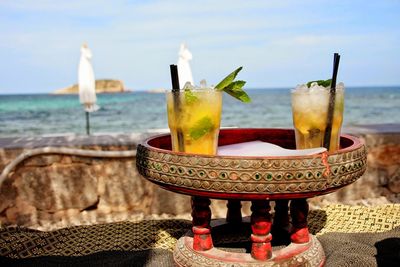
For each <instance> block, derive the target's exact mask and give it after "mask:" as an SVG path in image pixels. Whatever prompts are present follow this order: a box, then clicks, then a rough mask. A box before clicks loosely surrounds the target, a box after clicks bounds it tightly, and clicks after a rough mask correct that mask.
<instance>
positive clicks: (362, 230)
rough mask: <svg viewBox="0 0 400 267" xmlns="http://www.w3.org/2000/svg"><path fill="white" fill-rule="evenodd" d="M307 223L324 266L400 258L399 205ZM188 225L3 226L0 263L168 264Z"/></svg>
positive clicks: (345, 209) (334, 212)
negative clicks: (52, 228)
mask: <svg viewBox="0 0 400 267" xmlns="http://www.w3.org/2000/svg"><path fill="white" fill-rule="evenodd" d="M308 222H309V223H308V224H309V229H310V232H311V233H313V234H316V235H317V237H318V239H319V240H320V242H321V244H322V245H323V247H324V250H325V254H326V257H327V266H377V262H379V259H380V260H381V263H384V264H385V265H382V266H391V265H390V264H391V263H395V262H400V253H399V252H398V251H400V204H391V205H383V206H376V207H361V206H346V205H331V206H328V207H326V208H324V209H321V210H312V211H310V213H309V216H308ZM190 228H191V222H190V221H187V220H147V221H138V222H120V223H108V224H99V225H91V226H75V227H69V228H63V229H59V230H55V231H49V232H42V231H36V230H31V229H26V228H20V227H5V228H1V229H0V256H1V257H0V265H1V266H8V265H10V264H11V265H13V264H15V265H18V266H20V265H24V266H25V264H27V266H52V265H51V264H50V263H54V265H57V266H73V265H74V266H78V265H80V266H96V265H102V266H144V265H145V266H171V265H172V264H173V260H172V253H171V252H172V250H173V248H174V246H175V244H176V241H177V239H179V237H181V236H182V235H184V234H185V233H186V232H187V231H188V230H189V229H190ZM396 251H397V252H396ZM379 255H380V257H379ZM111 259H114V260H111Z"/></svg>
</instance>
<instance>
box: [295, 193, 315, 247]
mask: <svg viewBox="0 0 400 267" xmlns="http://www.w3.org/2000/svg"><path fill="white" fill-rule="evenodd" d="M290 215H291V217H292V231H291V236H290V239H291V240H292V242H293V243H300V244H301V243H307V242H308V241H309V240H310V236H309V232H308V228H307V215H308V203H307V199H305V198H302V199H293V200H292V201H290Z"/></svg>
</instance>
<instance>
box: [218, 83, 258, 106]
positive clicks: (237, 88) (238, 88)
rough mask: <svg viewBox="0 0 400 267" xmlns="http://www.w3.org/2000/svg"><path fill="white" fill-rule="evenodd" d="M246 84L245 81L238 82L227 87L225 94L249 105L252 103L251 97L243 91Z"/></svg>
mask: <svg viewBox="0 0 400 267" xmlns="http://www.w3.org/2000/svg"><path fill="white" fill-rule="evenodd" d="M245 84H246V82H245V81H236V82H233V83H231V84H229V85H228V86H226V87H225V88H224V89H223V90H224V92H226V93H228V94H229V95H231V96H233V97H234V98H236V99H238V100H240V101H242V102H244V103H249V102H251V99H250V97H249V96H248V94H247V93H246V92H245V91H244V90H243V89H242V87H243V86H244V85H245Z"/></svg>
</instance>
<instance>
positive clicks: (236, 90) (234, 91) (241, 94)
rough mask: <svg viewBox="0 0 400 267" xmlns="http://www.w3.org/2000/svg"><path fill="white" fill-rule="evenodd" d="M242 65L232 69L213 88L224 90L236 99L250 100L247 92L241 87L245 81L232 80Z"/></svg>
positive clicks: (246, 101)
mask: <svg viewBox="0 0 400 267" xmlns="http://www.w3.org/2000/svg"><path fill="white" fill-rule="evenodd" d="M242 68H243V67H239V68H237V69H236V70H234V71H233V72H232V73H231V74H229V75H228V76H226V77H225V78H224V79H223V80H222V81H221V82H220V83H219V84H217V85H216V86H215V88H216V89H217V90H219V91H224V92H226V93H228V94H229V95H231V96H233V97H234V98H236V99H239V100H240V101H242V102H245V103H248V102H250V101H251V99H250V97H249V96H248V95H247V93H246V92H245V91H244V90H243V89H242V87H243V86H244V85H245V84H246V82H245V81H234V80H235V78H236V76H237V74H238V73H239V72H240V71H241V70H242Z"/></svg>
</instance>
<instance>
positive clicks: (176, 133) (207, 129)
mask: <svg viewBox="0 0 400 267" xmlns="http://www.w3.org/2000/svg"><path fill="white" fill-rule="evenodd" d="M171 66H173V65H171ZM172 70H173V68H172ZM241 70H242V67H239V68H237V69H236V70H234V71H233V72H232V73H230V74H229V75H228V76H226V77H225V78H224V79H223V80H222V81H220V82H219V83H218V84H217V85H216V86H207V83H206V81H205V80H202V81H201V82H200V84H201V86H200V87H195V86H192V85H190V84H186V85H185V86H184V88H183V90H179V89H178V90H176V88H179V81H178V80H177V78H176V76H177V73H176V72H173V71H171V76H172V82H173V87H174V88H175V89H174V90H172V91H168V92H167V113H168V126H169V128H170V131H171V141H172V150H173V151H179V152H186V153H195V154H208V155H214V154H217V148H218V135H219V128H220V124H221V112H222V93H223V92H225V93H227V94H229V95H230V96H232V97H234V98H236V99H238V100H240V101H242V102H244V103H248V102H250V101H251V99H250V97H249V96H248V95H247V93H246V92H245V91H244V90H243V89H242V87H243V86H244V85H245V84H246V82H245V81H241V80H235V78H236V76H237V74H238V73H239V72H240V71H241Z"/></svg>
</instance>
